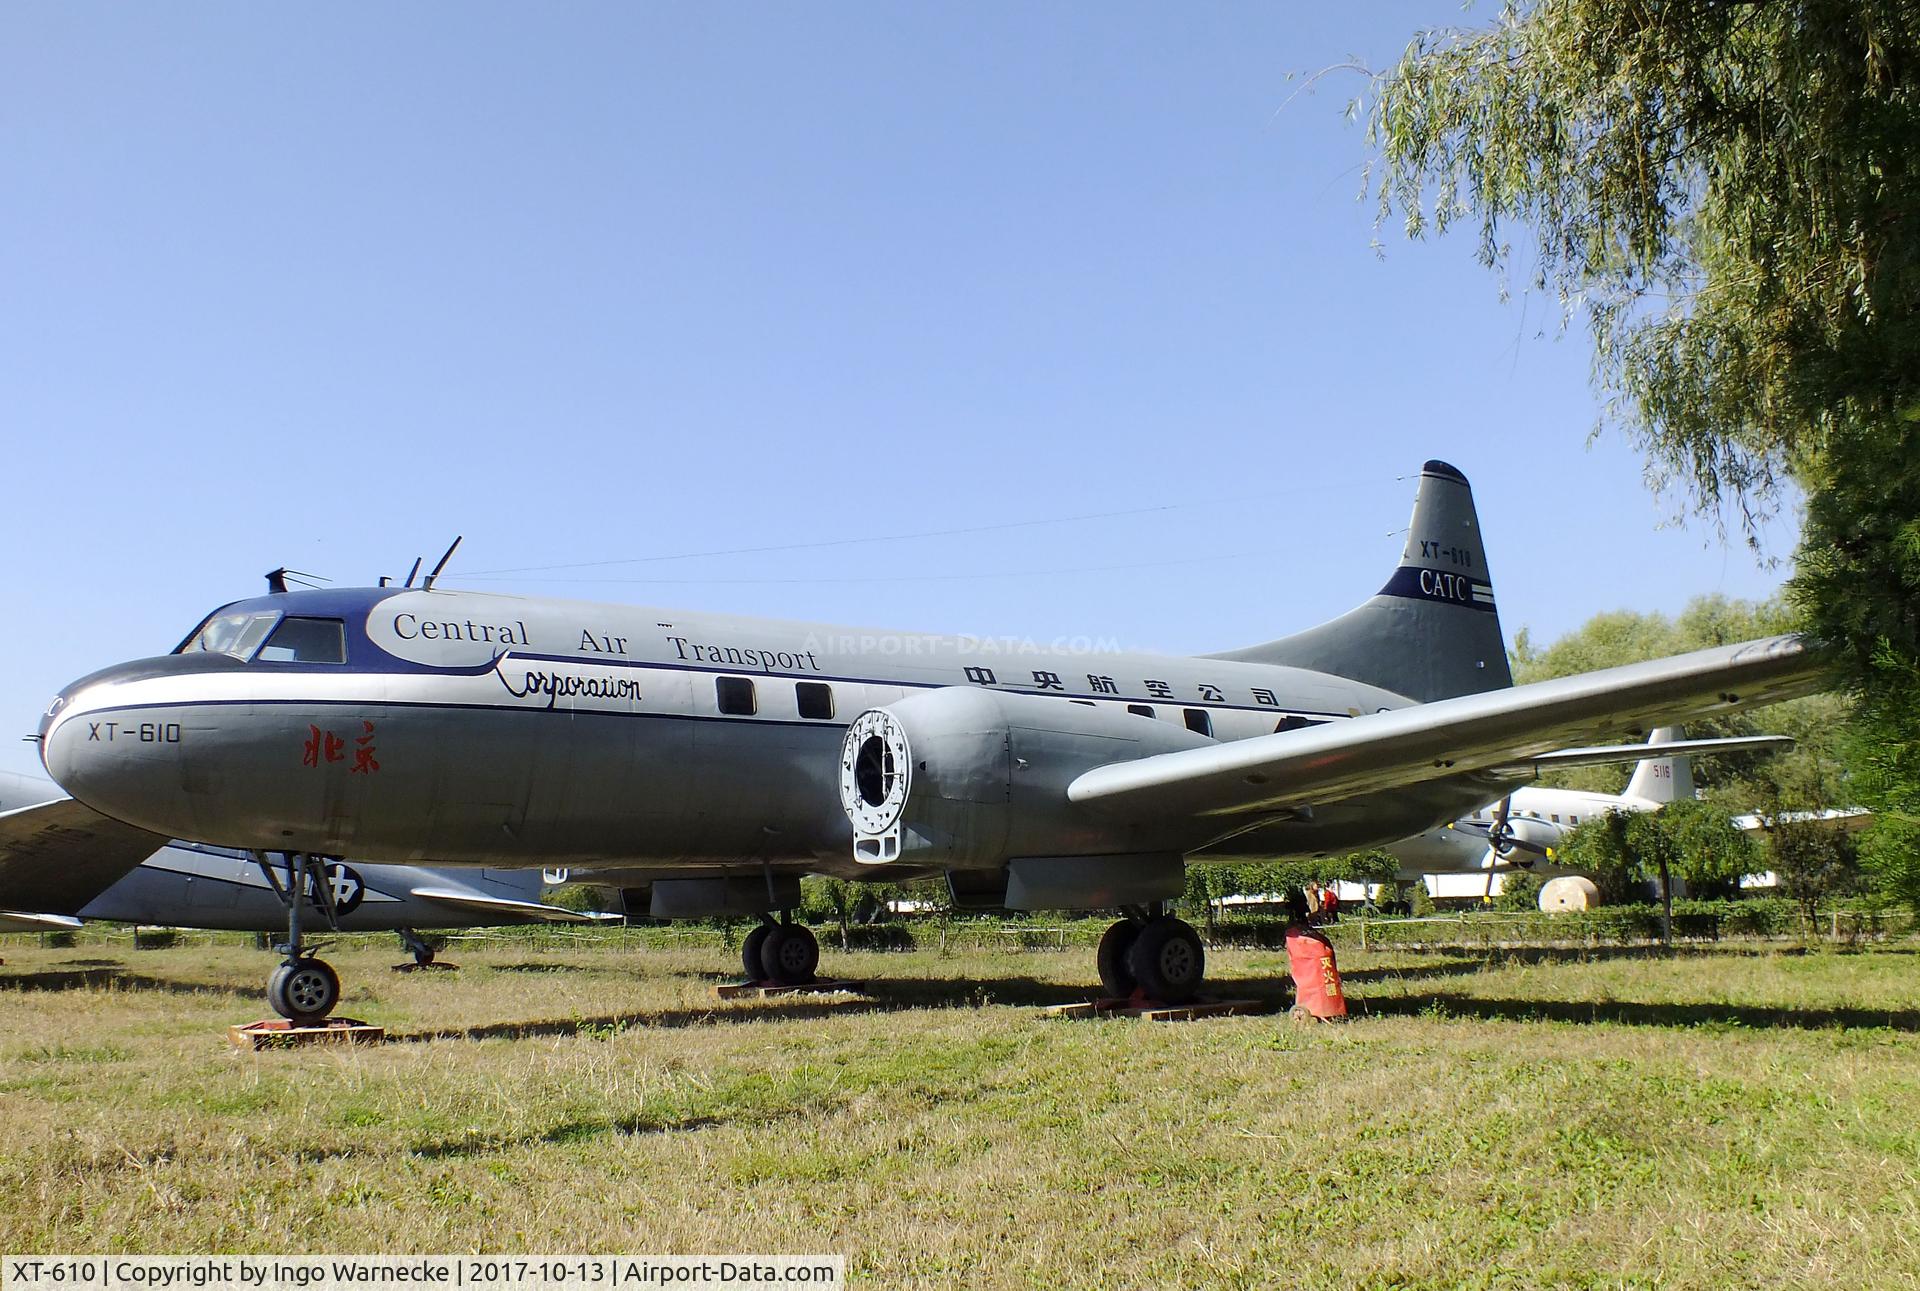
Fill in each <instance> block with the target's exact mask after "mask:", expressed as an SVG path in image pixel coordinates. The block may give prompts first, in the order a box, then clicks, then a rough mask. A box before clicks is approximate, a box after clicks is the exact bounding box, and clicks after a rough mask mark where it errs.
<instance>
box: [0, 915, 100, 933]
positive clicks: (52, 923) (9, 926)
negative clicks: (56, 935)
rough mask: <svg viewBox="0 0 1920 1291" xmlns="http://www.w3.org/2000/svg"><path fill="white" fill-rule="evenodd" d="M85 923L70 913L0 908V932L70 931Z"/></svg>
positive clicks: (81, 926) (83, 925)
mask: <svg viewBox="0 0 1920 1291" xmlns="http://www.w3.org/2000/svg"><path fill="white" fill-rule="evenodd" d="M84 927H86V925H85V924H84V923H82V922H81V921H80V920H78V919H75V918H74V917H72V916H71V915H64V914H29V913H28V912H27V911H24V910H0V932H72V931H73V930H74V929H76V928H84Z"/></svg>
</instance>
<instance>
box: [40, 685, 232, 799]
mask: <svg viewBox="0 0 1920 1291" xmlns="http://www.w3.org/2000/svg"><path fill="white" fill-rule="evenodd" d="M202 666H204V665H202ZM189 670H191V668H190V666H189V665H188V664H187V663H186V662H185V661H182V660H181V658H180V657H179V656H167V657H166V658H163V659H142V660H136V661H134V662H131V663H125V664H118V665H115V666H114V667H111V668H105V669H102V670H101V671H99V672H96V673H92V674H89V675H88V676H85V677H82V678H81V679H80V680H78V681H76V682H74V683H73V684H72V685H70V686H68V687H66V688H65V689H64V690H62V691H61V692H60V693H59V694H58V695H56V696H54V699H53V702H52V703H50V704H49V705H48V706H47V711H46V712H45V714H43V715H42V717H41V719H40V761H41V764H42V765H43V766H45V767H46V769H47V774H48V775H49V776H51V777H53V780H54V783H56V784H58V785H59V786H60V787H61V788H62V789H64V790H65V791H66V792H68V793H70V794H72V795H73V796H74V797H75V798H77V799H79V800H80V801H81V802H83V803H85V804H86V805H87V806H89V807H92V808H93V809H94V810H95V811H98V812H101V813H102V814H104V815H108V816H112V817H114V818H115V819H116V820H123V821H126V822H127V823H128V824H132V825H138V826H140V827H141V828H143V829H151V830H153V831H154V832H155V833H164V834H169V835H173V834H176V833H178V832H180V831H179V830H177V829H176V828H174V827H175V826H177V825H179V824H181V823H182V822H181V821H180V820H179V819H178V817H179V816H180V814H181V811H182V808H183V805H184V804H182V803H181V801H180V800H181V788H182V782H183V770H184V763H183V761H182V756H181V755H182V743H183V741H182V727H181V723H180V720H179V715H178V712H177V710H175V709H173V708H171V707H168V706H163V705H161V704H159V703H156V702H155V701H156V696H155V695H153V694H152V693H150V687H147V686H144V685H143V683H146V682H148V681H149V680H150V679H152V678H155V677H158V676H164V675H167V674H172V673H180V672H185V671H189Z"/></svg>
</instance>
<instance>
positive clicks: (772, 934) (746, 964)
mask: <svg viewBox="0 0 1920 1291" xmlns="http://www.w3.org/2000/svg"><path fill="white" fill-rule="evenodd" d="M761 919H762V920H763V922H762V923H761V924H760V926H759V927H757V928H755V929H754V930H753V931H752V932H750V933H748V934H747V936H746V940H745V941H742V942H741V943H740V966H741V967H742V968H743V969H745V970H746V974H747V980H748V981H750V982H766V983H769V984H771V985H774V986H805V985H806V984H807V983H808V982H811V981H812V980H813V973H814V970H815V969H817V968H818V967H820V943H819V941H817V940H816V939H815V938H814V935H813V932H812V930H811V929H808V928H805V927H803V926H801V925H800V924H797V923H795V922H793V913H792V911H788V912H786V913H784V914H782V915H781V916H780V918H779V920H778V921H776V920H775V919H774V917H773V916H772V915H762V916H761Z"/></svg>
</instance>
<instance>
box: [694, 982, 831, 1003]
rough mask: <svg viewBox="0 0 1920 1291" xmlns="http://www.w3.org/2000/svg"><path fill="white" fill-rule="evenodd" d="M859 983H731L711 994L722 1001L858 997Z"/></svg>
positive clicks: (718, 987)
mask: <svg viewBox="0 0 1920 1291" xmlns="http://www.w3.org/2000/svg"><path fill="white" fill-rule="evenodd" d="M860 990H861V984H860V983H859V982H843V981H825V980H822V981H818V982H799V983H797V984H795V985H791V986H782V985H780V984H778V983H774V982H733V983H730V984H728V985H726V986H716V987H714V988H713V993H714V994H715V995H718V996H719V997H720V998H721V999H723V1000H760V999H770V998H772V997H773V996H776V995H829V994H833V993H834V992H846V993H847V994H850V995H858V994H859V993H860Z"/></svg>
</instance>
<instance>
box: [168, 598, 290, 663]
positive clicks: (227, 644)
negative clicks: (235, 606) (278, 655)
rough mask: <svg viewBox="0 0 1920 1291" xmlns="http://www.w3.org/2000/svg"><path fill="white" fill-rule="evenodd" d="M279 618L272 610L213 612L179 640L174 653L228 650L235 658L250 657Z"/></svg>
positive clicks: (225, 651)
mask: <svg viewBox="0 0 1920 1291" xmlns="http://www.w3.org/2000/svg"><path fill="white" fill-rule="evenodd" d="M279 619H280V615H279V614H278V613H277V612H275V611H271V610H269V611H265V612H262V611H258V610H254V611H245V612H241V613H235V614H216V615H214V616H213V617H212V618H210V619H208V620H207V621H206V622H205V623H202V624H201V625H200V629H199V631H197V632H195V633H194V634H193V635H192V636H190V637H188V638H187V639H186V640H185V641H184V642H182V643H181V645H180V648H179V649H178V650H176V651H174V653H175V654H193V653H195V652H196V651H202V650H204V651H206V652H207V653H209V654H230V655H232V656H233V657H234V658H236V659H251V658H252V657H253V652H254V651H255V650H257V649H259V648H260V643H261V642H262V641H264V640H266V637H267V633H268V632H269V631H271V630H272V628H273V625H274V624H275V623H277V622H278V621H279Z"/></svg>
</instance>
